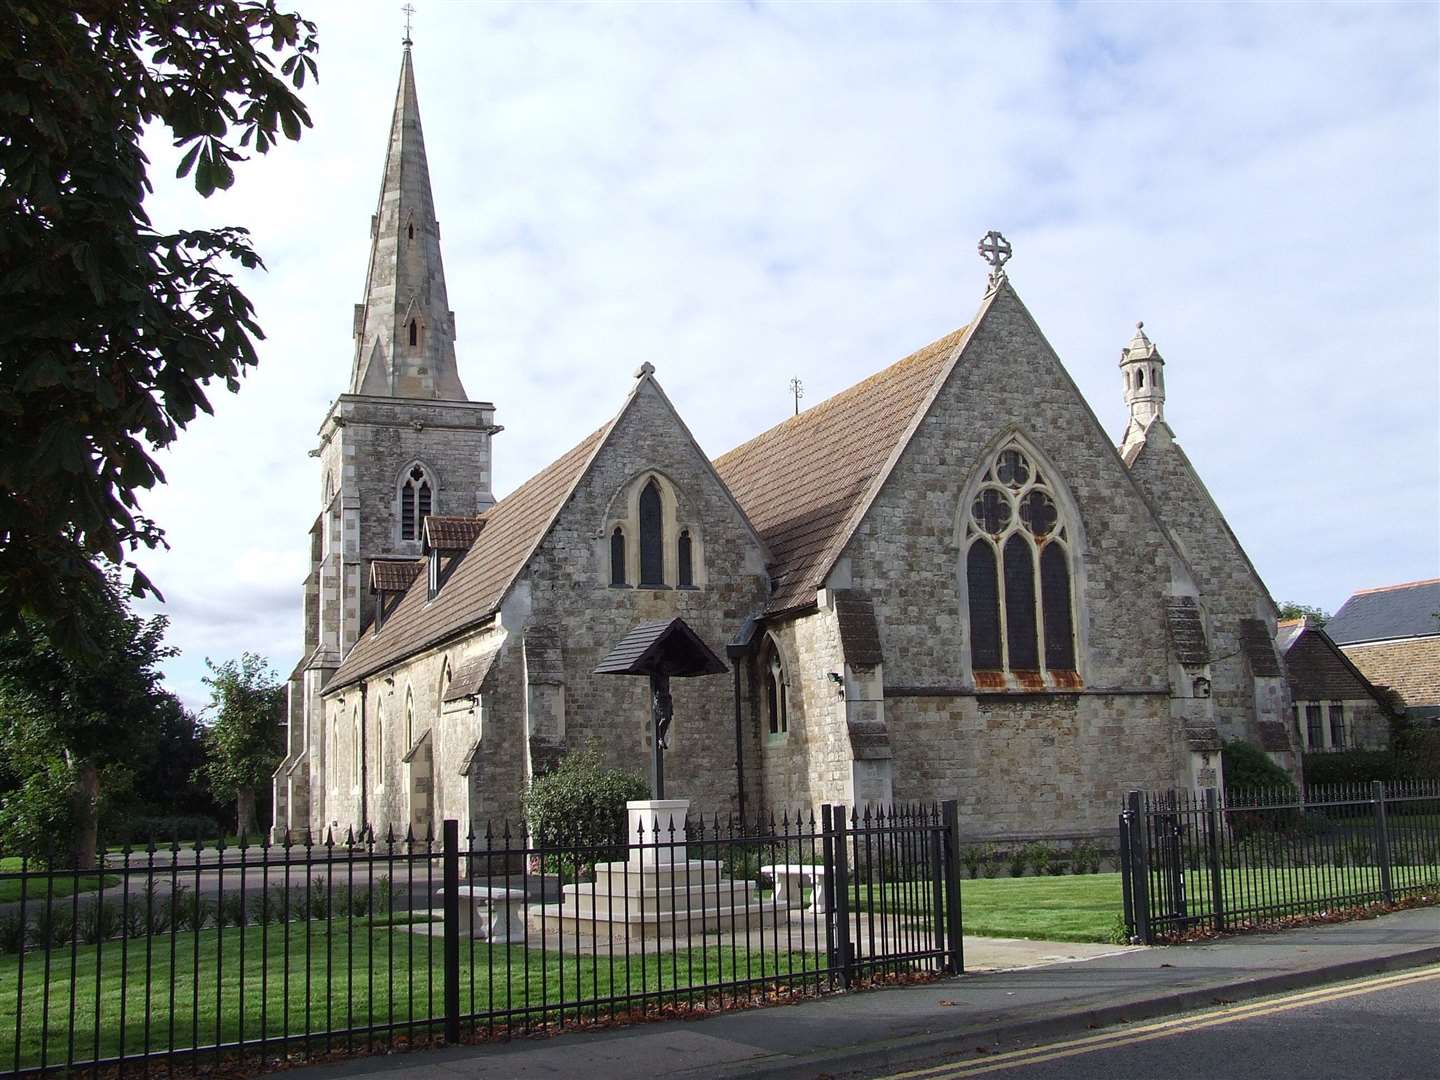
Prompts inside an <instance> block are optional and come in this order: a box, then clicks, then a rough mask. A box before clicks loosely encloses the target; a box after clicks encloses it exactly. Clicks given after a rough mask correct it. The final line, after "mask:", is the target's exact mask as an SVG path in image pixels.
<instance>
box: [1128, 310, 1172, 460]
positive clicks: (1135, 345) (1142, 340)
mask: <svg viewBox="0 0 1440 1080" xmlns="http://www.w3.org/2000/svg"><path fill="white" fill-rule="evenodd" d="M1120 374H1121V375H1122V376H1123V377H1124V380H1125V404H1126V405H1128V406H1130V422H1129V424H1127V425H1126V427H1125V438H1124V440H1123V441H1122V443H1121V446H1120V449H1121V452H1122V453H1124V452H1125V451H1126V450H1128V449H1130V448H1131V447H1132V446H1133V445H1135V444H1136V443H1139V442H1143V441H1144V439H1145V432H1146V431H1147V430H1148V429H1149V427H1150V425H1151V424H1152V423H1154V422H1155V421H1156V420H1164V419H1165V360H1164V358H1163V357H1162V356H1161V355H1160V350H1159V349H1157V348H1156V347H1155V345H1154V343H1153V342H1152V341H1151V340H1150V339H1149V338H1148V337H1146V336H1145V324H1144V323H1143V322H1138V323H1136V324H1135V336H1134V337H1132V338H1131V339H1130V344H1129V345H1126V346H1125V348H1123V349H1121V350H1120Z"/></svg>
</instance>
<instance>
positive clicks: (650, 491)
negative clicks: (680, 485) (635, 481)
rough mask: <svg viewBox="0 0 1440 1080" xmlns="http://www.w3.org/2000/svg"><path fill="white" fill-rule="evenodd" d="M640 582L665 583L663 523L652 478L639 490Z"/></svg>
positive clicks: (656, 486) (644, 583)
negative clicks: (643, 488)
mask: <svg viewBox="0 0 1440 1080" xmlns="http://www.w3.org/2000/svg"><path fill="white" fill-rule="evenodd" d="M640 584H641V585H664V584H665V524H664V519H663V517H662V515H661V506H660V485H659V484H657V483H656V482H655V481H654V480H651V481H650V482H649V483H648V484H646V485H645V490H644V491H642V492H640Z"/></svg>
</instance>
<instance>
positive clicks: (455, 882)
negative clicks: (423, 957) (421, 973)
mask: <svg viewBox="0 0 1440 1080" xmlns="http://www.w3.org/2000/svg"><path fill="white" fill-rule="evenodd" d="M442 836H443V844H444V866H445V874H444V880H445V905H444V917H445V948H444V953H443V957H444V965H445V1041H446V1042H447V1043H449V1044H450V1045H452V1046H453V1045H455V1044H456V1043H458V1042H459V1041H460V823H459V822H458V821H456V820H455V819H454V818H446V819H445V822H444V826H443V832H442Z"/></svg>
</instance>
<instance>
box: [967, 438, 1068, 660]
mask: <svg viewBox="0 0 1440 1080" xmlns="http://www.w3.org/2000/svg"><path fill="white" fill-rule="evenodd" d="M1055 491H1056V489H1055V486H1054V485H1053V484H1051V483H1049V481H1048V480H1047V479H1046V478H1045V477H1044V476H1043V475H1042V474H1041V472H1040V470H1039V469H1037V468H1036V467H1035V463H1034V461H1033V460H1032V459H1031V458H1030V457H1029V455H1028V453H1027V452H1025V451H1023V450H1022V449H1020V448H1019V447H1018V446H1015V445H1011V446H1007V447H1005V448H1003V449H1001V450H1000V451H999V452H998V453H996V455H995V456H994V457H993V458H992V459H991V460H990V462H989V466H988V468H987V469H986V471H985V474H984V486H982V487H981V489H980V491H979V492H978V493H977V494H976V496H975V498H974V501H973V502H972V503H971V505H970V514H969V522H968V523H967V525H966V530H965V531H966V540H967V543H968V547H967V549H966V555H965V574H966V589H967V597H968V600H969V611H970V659H971V663H972V666H973V668H974V669H975V670H976V671H1007V670H1008V671H1041V670H1045V671H1066V672H1074V671H1075V670H1076V655H1075V610H1074V608H1075V601H1074V596H1073V594H1072V576H1073V571H1072V568H1071V565H1070V558H1071V537H1072V536H1073V531H1067V529H1066V522H1065V519H1064V514H1063V512H1062V510H1061V507H1060V503H1059V501H1058V500H1057V498H1056V495H1055ZM1002 611H1003V612H1004V618H1003V619H1002V618H1001V612H1002Z"/></svg>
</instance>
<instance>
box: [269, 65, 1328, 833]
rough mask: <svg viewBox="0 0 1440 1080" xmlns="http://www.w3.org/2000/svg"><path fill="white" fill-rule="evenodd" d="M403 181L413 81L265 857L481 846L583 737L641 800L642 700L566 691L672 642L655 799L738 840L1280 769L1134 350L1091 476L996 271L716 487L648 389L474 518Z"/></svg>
mask: <svg viewBox="0 0 1440 1080" xmlns="http://www.w3.org/2000/svg"><path fill="white" fill-rule="evenodd" d="M424 177H425V171H424V148H423V142H422V141H421V139H420V127H419V117H418V108H417V105H416V101H415V91H414V77H413V72H412V67H411V58H410V55H409V51H408V49H407V52H406V56H405V59H404V61H403V66H402V74H401V85H400V92H399V94H398V97H397V104H396V113H395V120H394V125H393V128H392V137H391V145H390V154H389V159H388V161H387V166H386V172H385V181H384V184H383V185H382V194H381V199H380V212H379V213H378V214H377V217H376V224H375V226H374V229H373V230H372V231H373V252H372V259H371V268H370V277H369V283H368V284H367V301H366V304H365V305H363V306H362V307H363V310H362V311H361V312H359V313H357V316H356V330H357V338H356V367H355V370H354V372H353V373H352V378H351V385H350V388H349V392H348V393H346V394H344V395H342V396H341V398H340V399H339V400H338V402H337V404H336V406H335V408H334V409H332V411H331V414H330V416H329V417H328V418H327V420H326V424H325V426H324V428H323V429H322V439H323V442H322V445H321V448H320V450H319V452H318V453H319V456H320V457H321V458H322V463H323V464H324V467H325V475H326V476H327V477H331V476H332V475H333V477H334V479H331V480H327V481H326V487H325V489H324V490H325V493H326V494H325V501H324V504H323V505H324V512H323V513H322V518H321V522H320V523H318V525H317V528H318V530H319V531H318V533H317V540H316V543H315V571H314V573H312V575H311V578H310V580H309V581H308V582H307V591H306V597H307V603H306V608H305V610H306V612H307V615H306V618H307V623H306V628H307V637H306V640H307V657H306V659H305V660H304V661H303V662H302V664H301V665H300V667H299V668H298V669H297V671H296V674H295V676H294V677H293V678H292V681H291V702H292V706H291V708H292V713H291V715H292V724H291V741H290V753H289V755H288V756H287V759H286V761H285V763H284V764H283V765H282V766H281V769H280V770H279V772H278V773H277V777H276V823H277V824H276V827H277V830H279V831H284V830H286V829H289V830H291V831H296V830H304V829H311V830H313V829H322V828H325V827H340V828H349V827H364V826H371V827H375V828H377V829H378V830H380V831H381V832H382V834H383V832H384V831H385V830H386V829H388V828H396V829H398V830H403V829H404V828H406V827H410V828H415V829H417V830H421V831H423V830H424V829H426V828H428V827H432V826H433V825H435V824H436V823H437V822H438V821H439V820H440V819H441V818H442V817H458V818H460V819H461V820H462V822H465V823H467V824H470V825H474V826H475V827H477V828H483V827H484V822H485V821H486V820H487V819H499V818H512V819H513V818H514V817H515V816H516V815H518V814H519V812H520V807H521V800H522V797H523V793H524V790H525V786H526V784H527V783H528V781H529V779H530V777H532V776H534V775H535V774H536V773H537V772H539V771H541V770H543V769H545V768H547V767H549V766H550V765H551V764H553V762H555V761H556V760H557V759H558V758H559V757H560V756H561V755H563V754H564V753H565V752H566V751H567V750H570V749H573V748H575V747H578V746H581V745H585V744H587V743H590V742H593V743H594V744H596V745H597V746H599V747H600V748H601V750H602V752H603V753H604V755H605V756H606V757H607V758H608V759H609V760H610V761H611V762H612V763H614V764H617V765H622V766H625V767H628V768H630V769H632V770H634V771H636V772H640V773H643V772H644V770H645V765H646V763H647V761H648V759H649V752H648V748H649V745H650V743H649V740H650V738H651V732H650V731H649V723H650V709H649V703H648V698H647V693H646V687H645V684H644V682H643V680H639V679H624V678H605V677H599V676H596V675H595V674H594V669H595V667H596V665H597V664H598V663H599V661H600V659H601V658H602V657H603V656H604V655H605V654H606V652H607V651H608V650H609V648H610V647H611V646H612V645H613V644H614V643H615V642H616V641H617V640H618V639H619V638H620V637H622V636H623V635H624V634H625V632H626V631H627V630H629V629H630V628H631V627H632V626H633V625H634V624H636V623H638V622H641V621H643V620H650V619H660V618H669V617H671V616H675V615H679V616H682V617H683V618H684V619H685V620H686V622H687V623H688V624H689V625H690V626H691V627H693V628H694V629H695V631H696V632H697V633H698V634H699V635H700V636H701V637H702V638H703V639H704V640H705V641H706V642H707V643H708V644H709V645H710V647H711V648H712V649H714V650H715V651H716V652H717V653H720V654H722V655H724V654H726V648H725V647H726V646H727V645H729V646H731V649H730V652H729V654H730V655H731V656H732V657H734V660H733V662H734V663H736V664H738V665H739V669H740V679H739V686H740V700H739V702H738V708H737V702H736V694H735V689H734V687H735V683H733V682H732V679H731V677H730V676H729V675H719V676H710V677H706V678H697V679H690V680H684V681H680V682H677V683H676V684H675V685H674V695H675V717H676V719H675V722H674V725H673V728H672V732H671V744H670V745H671V750H670V753H669V754H668V755H667V758H666V773H667V793H668V794H672V795H678V796H684V797H688V798H690V799H691V800H692V802H693V804H694V805H695V806H696V807H697V808H698V809H702V810H704V811H706V812H709V811H717V812H721V813H725V812H727V811H731V810H733V809H735V808H736V806H737V805H738V803H739V801H740V796H741V792H740V791H739V790H738V784H739V773H740V769H739V768H737V765H743V772H744V777H745V786H746V790H745V792H744V793H743V794H744V799H745V804H746V807H747V809H748V810H750V811H751V812H756V811H760V812H766V811H770V810H774V811H777V812H778V811H780V810H782V809H792V810H793V809H794V808H797V807H810V806H814V805H815V804H817V803H821V802H845V803H850V804H861V803H872V802H889V801H892V800H933V799H946V798H956V799H958V800H960V803H961V806H962V808H963V813H964V816H965V825H966V828H967V829H968V830H969V831H971V832H972V833H973V834H980V835H988V836H994V837H1003V836H1010V835H1042V834H1043V835H1051V836H1055V837H1064V836H1075V835H1082V834H1093V833H1099V832H1103V831H1108V830H1109V829H1110V828H1112V827H1113V821H1114V813H1115V807H1116V806H1117V804H1118V801H1119V799H1120V797H1121V795H1122V793H1123V792H1124V791H1125V790H1126V789H1128V788H1131V787H1144V788H1151V789H1154V788H1167V787H1203V786H1211V785H1215V784H1217V783H1219V782H1220V781H1221V777H1220V759H1219V748H1220V744H1221V740H1222V737H1224V738H1239V739H1247V740H1250V741H1253V742H1255V743H1257V744H1260V745H1263V746H1264V747H1265V749H1266V750H1267V751H1269V752H1270V753H1271V754H1272V756H1273V757H1274V758H1275V759H1276V760H1277V761H1279V762H1281V763H1282V764H1283V765H1285V766H1286V767H1287V768H1290V769H1292V770H1298V768H1299V761H1298V757H1299V755H1298V747H1297V745H1296V743H1295V741H1294V733H1293V725H1292V724H1291V723H1288V722H1287V720H1288V718H1289V716H1290V698H1289V691H1288V688H1287V684H1286V677H1285V669H1284V665H1283V661H1282V659H1281V658H1280V656H1279V655H1278V654H1277V652H1276V650H1275V647H1274V636H1275V630H1276V623H1275V620H1276V610H1275V605H1274V603H1273V602H1272V601H1271V599H1270V596H1269V594H1268V592H1267V591H1266V589H1265V586H1264V584H1263V583H1262V582H1261V581H1260V579H1259V577H1258V576H1257V575H1256V573H1255V570H1254V568H1253V566H1251V564H1250V562H1249V560H1248V559H1247V558H1246V557H1245V554H1244V551H1243V550H1242V549H1241V547H1240V544H1239V542H1238V540H1237V539H1236V538H1235V536H1234V535H1233V533H1232V532H1231V531H1230V529H1229V527H1228V526H1227V524H1226V522H1225V519H1224V517H1223V515H1222V514H1221V512H1220V510H1219V508H1218V507H1217V506H1216V505H1215V503H1214V501H1213V500H1212V499H1211V498H1210V495H1209V494H1208V492H1207V491H1206V490H1205V487H1204V485H1203V484H1202V483H1201V481H1200V480H1199V477H1198V476H1197V475H1196V473H1195V470H1194V469H1193V467H1192V466H1191V464H1190V462H1189V461H1188V460H1187V459H1186V457H1185V455H1184V453H1183V452H1182V451H1181V449H1180V447H1179V444H1178V442H1177V441H1176V438H1175V435H1174V433H1173V431H1172V430H1171V429H1170V427H1169V426H1168V424H1167V422H1166V421H1165V418H1164V403H1165V392H1164V375H1163V368H1164V360H1163V358H1162V357H1161V356H1160V353H1159V351H1158V349H1156V347H1155V346H1154V344H1153V343H1152V342H1151V341H1150V340H1149V338H1148V337H1147V336H1146V335H1145V333H1144V331H1143V329H1137V331H1136V333H1135V335H1134V337H1133V339H1132V340H1131V342H1130V343H1129V345H1128V346H1127V347H1126V348H1125V349H1124V350H1122V354H1121V365H1120V366H1121V374H1122V377H1123V384H1124V393H1125V398H1126V401H1127V403H1128V404H1129V406H1130V411H1131V420H1130V424H1129V426H1128V428H1127V431H1126V432H1125V434H1124V436H1123V438H1122V441H1121V445H1120V447H1119V448H1117V446H1116V444H1115V443H1114V442H1113V441H1112V440H1111V438H1110V437H1109V436H1108V435H1107V434H1106V433H1105V431H1104V430H1103V429H1102V428H1101V426H1100V424H1099V422H1098V421H1097V419H1096V417H1095V415H1094V413H1093V412H1092V411H1091V409H1090V407H1089V405H1088V404H1087V403H1086V402H1085V400H1084V398H1083V397H1082V396H1081V395H1080V393H1079V391H1078V389H1077V388H1076V386H1075V384H1074V382H1073V381H1072V379H1071V378H1070V376H1069V374H1068V373H1067V372H1066V370H1065V368H1064V366H1063V364H1062V363H1061V361H1060V359H1059V357H1058V356H1056V354H1055V352H1054V351H1053V350H1052V349H1051V347H1050V345H1049V343H1048V342H1047V341H1046V340H1045V337H1044V335H1043V334H1042V332H1041V331H1040V329H1039V327H1038V326H1037V325H1036V324H1035V321H1034V319H1033V318H1032V317H1031V315H1030V313H1029V311H1028V310H1027V309H1026V308H1025V305H1024V304H1023V302H1022V301H1021V300H1020V298H1019V296H1018V295H1017V293H1016V292H1015V290H1014V288H1013V287H1012V286H1011V284H1010V282H1009V280H1008V279H1007V277H1006V276H1005V274H1004V273H1003V271H1002V270H1001V269H1000V268H999V267H997V268H996V270H995V272H994V273H992V275H991V278H990V283H989V287H988V289H987V291H986V293H985V295H984V297H983V299H982V301H981V303H980V307H979V310H978V311H977V312H976V314H975V316H974V317H973V318H972V319H971V320H970V321H969V322H968V323H966V324H965V325H964V326H962V327H961V328H960V329H958V330H956V331H954V332H953V333H951V334H949V335H946V336H945V337H943V338H941V339H940V340H938V341H935V342H933V343H932V344H930V345H928V346H926V347H924V348H923V349H920V350H919V351H918V352H916V353H914V354H913V355H911V356H909V357H906V358H904V359H902V360H900V361H898V362H896V363H894V364H891V365H890V366H889V367H886V368H884V369H883V370H881V371H879V372H878V373H877V374H876V375H874V376H872V377H871V378H869V379H866V380H865V381H863V382H861V383H859V384H858V385H856V386H854V387H852V388H850V389H849V390H846V391H844V392H842V393H840V394H837V395H836V396H835V397H833V398H831V399H829V400H828V401H825V402H822V403H820V404H818V405H816V406H814V407H812V408H810V409H808V410H806V411H805V412H803V413H801V414H800V415H798V416H796V417H793V418H791V419H789V420H787V421H785V422H784V423H782V424H779V425H777V426H776V427H774V428H772V429H771V430H769V431H766V432H764V433H762V434H760V435H758V436H756V437H755V438H753V439H751V440H749V441H748V442H746V443H744V444H743V445H741V446H739V447H736V448H735V449H734V450H732V451H730V452H729V453H726V454H724V455H722V456H721V457H720V458H718V459H716V460H715V461H713V462H712V461H711V460H710V459H709V458H708V457H707V455H706V454H705V453H704V452H703V451H702V450H701V449H700V447H699V446H698V445H697V444H696V442H695V440H694V439H693V438H692V437H691V435H690V432H689V430H688V429H687V428H686V426H685V423H684V420H683V419H682V418H681V417H680V416H679V414H678V413H677V412H676V410H675V409H674V407H673V405H672V404H671V403H670V401H669V400H668V398H667V397H666V395H665V393H664V391H663V390H662V389H661V387H660V384H659V382H658V381H657V379H656V375H655V371H654V369H653V368H652V367H651V366H650V365H649V364H646V365H643V366H642V367H641V368H640V370H639V371H637V372H636V375H635V379H634V382H633V383H632V384H631V385H630V386H629V387H627V388H626V392H625V393H624V395H623V400H622V401H621V403H620V407H619V409H618V411H617V412H616V413H615V414H614V415H613V417H612V418H611V419H609V420H608V421H606V422H605V423H604V424H603V425H602V426H601V427H600V428H599V429H598V430H597V431H595V432H593V433H592V434H591V435H589V436H587V437H586V438H584V439H582V440H580V441H579V442H578V443H577V444H576V445H575V446H574V447H573V449H571V450H570V451H569V452H567V453H566V454H564V455H562V456H561V457H560V458H559V459H558V460H557V461H556V462H554V463H553V464H552V465H550V466H549V467H548V468H546V469H544V470H542V471H541V472H540V473H539V474H537V475H536V476H535V477H533V478H531V479H530V480H528V481H526V482H525V483H524V484H522V485H521V486H520V487H519V488H517V489H516V490H515V491H514V492H513V493H512V494H510V495H509V496H507V497H506V498H504V499H502V500H501V501H500V502H498V503H495V504H494V505H493V506H491V505H490V502H491V499H490V494H489V478H490V457H489V454H490V438H491V436H492V435H493V434H494V433H495V432H496V431H498V430H499V429H498V428H497V427H496V426H495V425H494V422H493V415H494V413H493V407H492V406H491V405H489V403H477V402H470V401H468V400H466V399H465V396H464V391H463V389H462V388H461V384H460V381H459V376H458V372H457V371H456V370H455V368H454V363H455V360H454V348H453V344H454V320H453V318H450V317H448V310H447V309H446V308H445V301H444V285H443V270H442V269H441V263H440V254H439V245H438V236H439V232H438V225H436V224H435V222H434V220H433V205H432V201H431V197H430V192H429V184H428V179H424V183H423V185H422V184H421V183H420V179H417V178H424ZM421 187H423V191H422V190H421ZM412 226H413V228H414V229H415V235H414V238H413V241H412V237H411V234H410V230H411V228H412ZM432 240H433V242H432ZM422 241H423V245H422V243H421V242H422ZM412 243H413V245H414V246H411V245H412ZM377 282H379V283H382V285H383V287H381V286H380V285H377ZM377 312H378V313H379V314H377ZM377 364H378V365H380V366H379V367H377V366H376V365H377ZM377 372H380V374H377ZM620 396H621V394H620V388H617V397H620ZM417 468H418V469H419V470H420V472H419V474H418V478H417V474H416V473H415V470H416V469H417ZM422 483H423V484H428V487H426V488H425V489H424V491H423V493H422V489H421V484H422ZM422 494H423V499H422ZM737 715H738V716H739V718H740V719H739V723H740V732H739V749H738V753H739V756H740V761H739V762H737V760H736V755H737V749H736V747H737V739H736V732H735V723H736V716H737ZM292 778H295V779H292Z"/></svg>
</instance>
